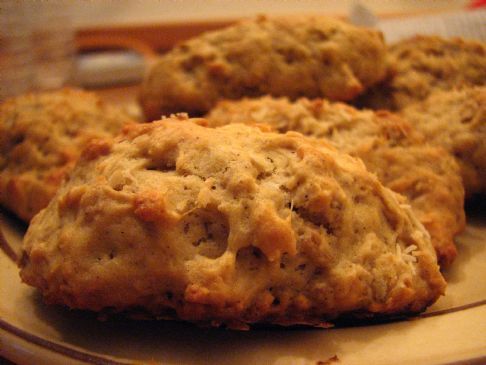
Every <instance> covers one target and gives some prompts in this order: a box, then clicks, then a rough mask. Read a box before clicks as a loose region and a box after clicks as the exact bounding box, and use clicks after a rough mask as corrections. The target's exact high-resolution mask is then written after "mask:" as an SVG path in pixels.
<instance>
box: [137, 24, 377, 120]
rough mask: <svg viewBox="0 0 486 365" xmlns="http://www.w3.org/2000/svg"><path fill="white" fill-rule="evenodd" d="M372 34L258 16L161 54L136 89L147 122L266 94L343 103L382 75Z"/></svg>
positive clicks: (343, 26) (345, 26) (352, 28)
mask: <svg viewBox="0 0 486 365" xmlns="http://www.w3.org/2000/svg"><path fill="white" fill-rule="evenodd" d="M385 53H386V47H385V44H384V41H383V36H382V34H381V33H380V32H378V31H376V30H371V29H366V28H357V27H355V26H353V25H350V24H347V23H345V22H342V21H340V20H337V19H332V18H328V17H317V16H296V17H292V18H270V19H268V18H266V17H258V18H256V19H253V20H247V21H243V22H240V23H238V24H236V25H234V26H230V27H228V28H225V29H222V30H218V31H212V32H208V33H204V34H203V35H201V36H199V37H196V38H193V39H191V40H189V41H186V42H184V43H182V44H180V45H179V46H177V47H175V48H174V49H173V50H171V51H170V52H168V53H167V54H165V55H163V56H162V57H161V58H160V60H159V61H158V62H157V63H156V64H155V65H153V66H152V67H151V69H150V71H149V73H148V75H147V77H146V78H145V81H144V83H143V86H142V92H141V104H142V106H143V110H144V112H145V115H146V117H147V119H149V120H154V119H159V118H160V117H161V116H162V115H170V114H171V113H177V112H187V113H189V114H191V115H192V116H200V115H202V114H204V113H205V112H207V111H208V110H209V109H211V107H212V106H213V105H214V104H215V103H216V101H218V100H219V99H222V98H229V99H238V98H240V97H243V96H258V95H264V94H271V95H276V96H288V97H290V98H297V97H300V96H307V97H318V96H322V97H327V98H330V99H333V100H350V99H353V98H354V97H356V96H357V95H358V94H360V93H361V92H363V90H364V89H366V88H367V87H369V86H371V85H373V84H375V83H377V82H378V81H380V80H382V79H383V78H384V77H385V75H386V67H385Z"/></svg>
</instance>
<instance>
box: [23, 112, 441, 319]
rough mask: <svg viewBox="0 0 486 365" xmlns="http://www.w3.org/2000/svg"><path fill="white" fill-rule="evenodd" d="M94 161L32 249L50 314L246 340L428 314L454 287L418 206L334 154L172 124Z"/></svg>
mask: <svg viewBox="0 0 486 365" xmlns="http://www.w3.org/2000/svg"><path fill="white" fill-rule="evenodd" d="M180 118H182V117H180ZM196 122H199V123H202V122H203V121H201V120H200V121H197V120H196ZM83 156H84V157H82V158H81V159H80V161H79V162H78V164H77V166H76V168H75V170H74V171H73V173H72V175H71V177H70V179H69V181H67V183H66V184H64V185H63V186H62V187H61V188H60V189H59V191H58V192H57V194H56V196H55V197H54V199H53V200H52V201H51V202H50V204H49V206H48V207H47V208H46V209H44V210H42V211H41V213H39V214H38V215H37V216H35V217H34V219H33V220H32V222H31V225H30V227H29V229H28V231H27V234H26V236H25V239H24V253H23V257H22V259H21V263H20V264H21V267H22V271H21V277H22V279H23V280H24V281H25V282H26V283H28V284H30V285H33V286H35V287H37V288H39V289H40V290H41V292H42V293H43V295H44V297H45V299H46V301H47V302H49V303H61V304H65V305H67V306H69V307H71V308H82V309H90V310H94V311H102V310H104V309H107V308H109V309H110V310H113V311H127V310H128V311H130V310H133V309H139V310H140V309H142V310H144V311H145V312H147V313H149V314H151V315H154V316H158V317H161V318H166V317H169V318H179V319H182V320H188V321H195V322H205V323H210V324H211V325H215V326H217V325H219V324H222V323H224V324H227V325H228V326H230V327H236V328H244V327H245V325H246V324H249V323H273V324H281V325H293V324H309V325H323V324H325V321H327V320H329V319H333V318H335V317H337V316H339V315H341V314H350V315H352V314H356V315H389V314H394V313H405V312H406V313H408V312H417V311H421V310H423V309H424V308H425V307H426V306H427V305H429V304H431V303H432V302H434V301H435V300H436V299H437V298H438V296H439V295H441V293H443V291H444V286H445V282H444V280H443V278H442V276H441V274H440V272H439V268H438V265H437V262H436V255H435V252H434V250H433V247H432V245H431V242H430V237H429V235H428V233H427V231H426V230H425V229H424V228H423V226H422V225H421V224H420V223H419V222H418V220H417V219H416V218H415V216H414V214H413V213H412V211H411V209H410V208H409V207H408V206H407V205H406V204H403V201H404V199H403V197H401V196H400V195H398V194H395V193H393V192H392V191H391V190H388V189H386V188H384V187H383V186H382V185H381V183H380V182H379V181H378V179H377V178H376V177H375V176H374V175H373V174H371V173H369V172H368V171H367V170H366V168H365V167H364V165H363V164H362V162H361V161H359V160H358V159H354V158H353V157H351V156H349V155H347V154H343V153H341V152H338V151H337V150H336V149H334V148H333V147H330V145H328V144H325V143H316V142H314V141H313V140H311V139H308V138H305V137H303V136H302V135H300V134H298V133H294V132H291V133H287V134H285V135H281V134H277V133H269V132H262V131H260V130H259V129H257V128H253V127H249V126H245V125H230V126H225V127H222V128H218V129H212V128H205V127H202V126H199V125H196V124H194V123H191V122H190V121H187V120H182V121H181V120H175V119H167V120H164V121H160V122H154V123H151V124H139V125H135V124H134V125H133V126H130V127H129V128H126V129H125V133H124V138H121V139H120V140H119V141H118V143H115V144H113V145H111V144H110V143H104V144H103V143H97V144H94V145H92V146H91V148H88V149H86V151H85V153H84V155H83Z"/></svg>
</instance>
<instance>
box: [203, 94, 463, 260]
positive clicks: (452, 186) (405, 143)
mask: <svg viewBox="0 0 486 365" xmlns="http://www.w3.org/2000/svg"><path fill="white" fill-rule="evenodd" d="M207 119H208V125H209V126H212V127H217V126H221V125H225V124H228V123H249V124H252V123H266V124H268V125H270V126H271V127H273V128H274V129H275V130H277V131H279V132H283V133H284V132H287V131H291V130H293V131H297V132H300V133H302V134H304V135H306V136H310V137H316V138H323V139H325V140H327V141H329V142H331V143H332V144H333V145H334V146H336V147H337V148H338V149H340V150H342V151H344V152H347V153H350V154H351V155H353V156H356V157H359V158H361V159H362V160H363V162H364V163H365V165H366V167H367V168H368V169H369V170H370V171H372V172H374V173H375V174H377V176H378V178H379V179H380V181H381V182H382V183H383V184H384V185H385V186H387V187H389V188H391V189H392V190H394V191H395V192H398V193H400V194H403V195H405V196H407V197H408V199H409V200H410V204H411V205H412V208H413V209H414V211H415V213H416V214H417V216H418V218H419V219H420V221H421V222H422V223H423V224H424V226H425V227H426V228H427V230H428V231H429V232H430V234H431V236H432V243H433V244H434V247H435V249H436V251H437V255H438V257H439V262H440V263H441V265H448V264H450V263H451V262H452V261H453V259H454V258H455V256H456V254H457V251H456V247H455V244H454V236H455V235H456V234H458V233H459V232H461V231H462V230H463V229H464V227H465V214H464V188H463V186H462V182H461V177H460V174H459V168H458V166H457V164H456V163H455V161H454V159H453V158H452V157H451V156H450V155H449V154H448V153H447V152H446V151H445V150H444V149H442V148H440V147H433V146H429V145H426V144H425V139H424V137H423V136H422V135H421V134H420V133H418V132H416V131H415V130H414V129H413V128H412V126H411V125H410V124H409V123H408V122H406V121H405V120H403V119H402V118H400V117H398V116H397V115H394V114H392V113H390V112H387V111H380V112H373V111H371V110H366V111H364V110H357V109H355V108H353V107H351V106H348V105H345V104H342V103H330V102H328V101H325V100H321V99H315V100H308V99H304V98H303V99H299V100H297V101H295V102H290V101H289V100H288V99H286V98H271V97H263V98H257V99H243V100H241V101H223V102H220V103H219V104H218V105H217V106H216V107H215V108H214V109H213V110H212V111H211V112H210V113H209V114H208V115H207Z"/></svg>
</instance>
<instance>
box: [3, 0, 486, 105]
mask: <svg viewBox="0 0 486 365" xmlns="http://www.w3.org/2000/svg"><path fill="white" fill-rule="evenodd" d="M485 4H486V1H484V0H475V1H465V0H442V1H441V0H435V1H418V0H387V1H376V0H361V1H358V0H342V1H339V0H246V1H244V0H206V1H202V0H199V1H197V0H158V1H155V0H148V1H138V0H119V1H103V0H93V1H77V2H74V1H27V0H25V1H17V0H0V27H1V29H2V32H1V33H0V99H5V98H7V97H9V96H13V95H16V94H19V93H23V92H26V91H30V90H49V89H55V88H59V87H61V86H63V85H74V86H80V87H86V88H97V89H113V88H119V87H130V85H137V84H138V83H140V81H141V79H142V77H143V74H144V71H145V69H146V67H147V65H149V64H150V62H151V60H153V59H154V57H156V56H157V54H159V53H163V52H165V51H167V50H168V49H170V48H171V47H172V46H173V45H174V44H176V43H177V42H180V41H182V40H184V39H187V38H190V37H192V36H194V35H197V34H199V33H201V32H203V31H207V30H211V29H217V28H220V27H223V26H226V25H228V24H231V23H232V22H234V21H236V20H238V19H241V18H245V17H251V16H255V15H257V14H268V15H275V16H279V15H292V14H319V15H331V16H338V17H341V18H347V19H348V20H349V21H351V22H353V23H355V24H357V25H363V26H371V27H378V28H380V29H382V31H383V32H384V34H385V37H386V39H387V41H389V42H393V41H396V40H398V39H400V38H402V37H406V36H410V35H412V34H414V33H415V32H417V33H419V32H420V33H437V34H442V35H444V36H456V35H459V36H464V37H467V38H477V39H483V40H485V38H486V10H485ZM117 97H119V95H118V96H117Z"/></svg>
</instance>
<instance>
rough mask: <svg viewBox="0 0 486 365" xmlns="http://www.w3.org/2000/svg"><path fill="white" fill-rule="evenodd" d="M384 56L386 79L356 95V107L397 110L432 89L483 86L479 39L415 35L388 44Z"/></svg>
mask: <svg viewBox="0 0 486 365" xmlns="http://www.w3.org/2000/svg"><path fill="white" fill-rule="evenodd" d="M388 56H389V57H388V64H389V71H388V78H387V80H386V81H385V82H383V83H380V84H379V85H376V87H374V88H372V89H371V90H369V92H367V93H366V94H365V95H363V96H362V97H360V100H359V101H358V104H359V105H360V106H365V107H369V108H373V109H390V110H400V109H403V108H404V107H407V106H408V105H410V104H412V103H414V102H419V101H423V100H424V99H426V98H427V97H428V96H429V95H430V94H431V93H432V92H433V91H435V90H451V89H454V88H457V87H462V86H474V85H486V45H485V43H483V42H479V41H474V40H465V39H461V38H452V39H445V38H441V37H438V36H415V37H412V38H409V39H405V40H403V41H400V42H397V43H396V44H393V45H391V46H390V47H389V50H388Z"/></svg>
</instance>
